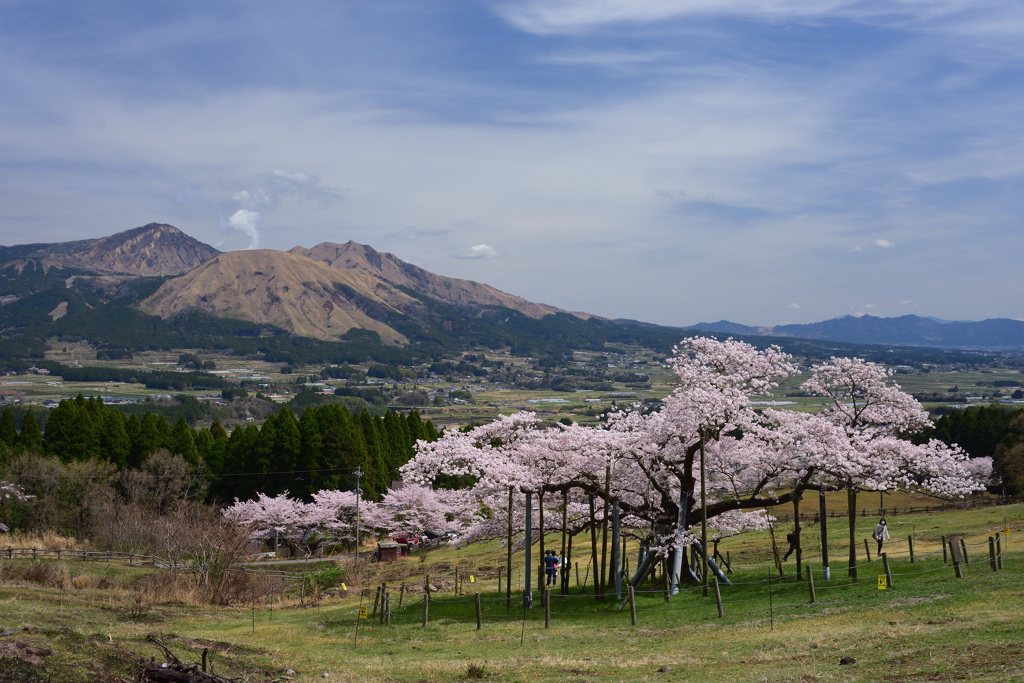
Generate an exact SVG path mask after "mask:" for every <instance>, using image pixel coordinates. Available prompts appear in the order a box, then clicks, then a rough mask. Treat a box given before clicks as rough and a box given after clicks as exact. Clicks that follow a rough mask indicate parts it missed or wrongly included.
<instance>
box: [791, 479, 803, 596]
mask: <svg viewBox="0 0 1024 683" xmlns="http://www.w3.org/2000/svg"><path fill="white" fill-rule="evenodd" d="M802 497H803V496H802V495H801V494H799V493H797V494H796V495H795V496H793V534H794V536H795V537H796V578H797V579H802V578H803V575H804V574H803V561H802V560H803V549H802V548H801V543H800V499H801V498H802Z"/></svg>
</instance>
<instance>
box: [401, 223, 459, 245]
mask: <svg viewBox="0 0 1024 683" xmlns="http://www.w3.org/2000/svg"><path fill="white" fill-rule="evenodd" d="M451 233H452V231H451V230H450V229H447V228H421V227H418V226H415V225H411V226H409V227H407V228H402V229H401V230H396V231H395V232H391V233H388V234H387V235H386V237H391V238H396V239H401V240H407V241H409V242H411V241H413V240H418V239H421V238H424V237H429V238H435V239H436V238H439V237H442V238H443V237H447V236H448V235H450V234H451Z"/></svg>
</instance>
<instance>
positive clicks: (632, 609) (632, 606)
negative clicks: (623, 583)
mask: <svg viewBox="0 0 1024 683" xmlns="http://www.w3.org/2000/svg"><path fill="white" fill-rule="evenodd" d="M628 588H629V620H630V622H632V624H633V626H636V594H635V593H634V591H633V587H632V586H628Z"/></svg>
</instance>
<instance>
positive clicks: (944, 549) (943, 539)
mask: <svg viewBox="0 0 1024 683" xmlns="http://www.w3.org/2000/svg"><path fill="white" fill-rule="evenodd" d="M946 555H947V550H946V537H945V536H943V537H942V564H947V563H948V562H949V558H948V557H946Z"/></svg>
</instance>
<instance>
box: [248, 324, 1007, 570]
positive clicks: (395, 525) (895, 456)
mask: <svg viewBox="0 0 1024 683" xmlns="http://www.w3.org/2000/svg"><path fill="white" fill-rule="evenodd" d="M671 367H672V369H673V371H674V372H675V374H676V376H677V377H678V380H679V385H678V387H677V388H676V389H675V391H674V392H673V393H672V394H671V395H670V396H669V397H667V398H666V399H665V401H664V405H663V407H662V408H661V409H660V410H658V411H656V412H646V413H645V412H643V411H641V410H639V409H626V410H623V411H621V412H618V413H615V414H613V415H611V416H610V417H609V420H608V422H607V424H605V425H602V426H599V427H587V426H580V425H569V426H565V425H558V426H555V427H545V426H544V425H542V423H540V422H539V421H538V420H537V418H536V417H535V416H534V415H533V414H532V413H526V412H524V413H517V414H515V415H511V416H507V417H502V418H499V419H497V420H495V421H494V422H492V423H490V424H486V425H482V426H478V427H475V428H473V429H470V430H468V431H455V430H449V431H446V432H444V433H443V435H442V436H441V438H440V439H438V440H436V441H433V442H426V441H420V442H419V443H418V444H417V448H416V451H417V452H416V456H415V457H414V458H413V459H412V460H411V461H410V462H408V463H407V464H406V465H404V466H403V467H402V468H401V472H402V475H403V478H404V480H405V482H406V483H405V486H404V487H403V488H401V489H398V490H393V491H390V492H389V493H388V494H387V495H386V496H385V497H384V499H383V501H382V502H381V503H380V504H378V505H373V506H367V505H366V504H365V503H364V504H363V505H364V507H363V509H362V514H363V523H364V524H365V525H366V527H367V528H377V529H379V530H381V531H395V530H400V529H409V530H422V529H447V528H457V529H459V530H460V531H463V532H464V534H465V535H464V537H463V538H464V539H465V540H467V541H472V540H476V539H486V538H504V539H509V540H512V542H513V544H514V543H519V544H521V543H522V539H523V536H522V531H523V529H524V516H525V509H524V496H523V495H522V494H525V493H531V494H534V495H535V496H536V497H537V500H538V502H539V505H537V506H535V507H536V509H535V510H534V511H533V514H534V520H535V521H534V522H533V524H534V525H535V528H538V527H539V528H543V529H544V530H546V531H549V532H550V531H561V530H564V531H565V532H567V534H564V535H563V539H564V538H565V537H566V535H567V536H568V539H569V543H570V544H571V542H572V540H571V539H572V537H573V536H575V535H577V534H579V533H581V532H584V531H588V532H589V534H590V541H591V548H590V554H591V559H592V564H593V565H594V566H595V568H597V567H600V574H599V577H598V578H599V581H600V582H601V584H602V585H604V584H606V583H607V582H608V581H610V578H609V577H610V576H611V575H612V569H611V566H610V564H609V563H608V558H607V554H608V538H607V535H608V525H609V520H610V517H611V514H610V510H612V509H613V508H617V509H618V511H619V512H620V514H621V521H622V525H623V527H625V528H627V529H629V530H630V533H633V534H634V535H638V536H639V537H640V538H641V540H642V541H643V543H644V544H645V546H647V547H648V548H649V549H650V551H651V552H652V555H654V556H661V557H664V558H668V557H672V556H674V558H675V562H676V565H675V566H676V571H675V574H676V575H678V573H679V565H680V557H681V555H682V553H683V550H684V549H685V548H687V547H690V546H695V547H701V548H706V547H707V535H708V533H713V534H716V535H718V536H726V535H731V534H735V533H738V532H741V531H744V530H748V529H758V528H764V527H765V526H766V525H767V524H768V522H769V518H768V516H767V507H768V506H774V505H779V504H781V503H788V502H793V501H799V499H800V498H801V497H802V495H803V494H804V492H806V491H819V490H830V491H835V490H846V491H847V492H848V500H849V505H850V510H851V512H852V511H853V510H854V509H855V506H856V495H857V492H858V491H860V490H872V491H878V490H890V491H891V490H905V491H922V492H926V493H929V494H932V495H935V496H939V497H943V498H955V497H959V496H963V495H966V494H969V493H971V492H973V491H977V490H980V489H981V488H983V486H982V483H983V480H984V479H985V478H986V477H987V472H985V471H984V470H985V464H984V463H982V464H980V466H979V463H973V466H972V465H971V464H970V463H968V462H967V457H966V455H965V454H964V453H963V452H962V451H961V450H960V449H959V448H957V447H955V446H954V447H950V446H947V445H946V444H943V443H941V442H939V441H931V442H928V443H925V444H914V443H913V442H912V441H911V440H910V438H909V437H910V436H912V435H913V434H915V433H918V432H920V431H921V430H923V429H924V428H925V427H927V426H928V425H929V424H930V422H929V420H928V417H927V414H926V413H925V412H924V411H923V410H922V408H921V406H920V405H919V404H918V403H917V402H916V401H915V400H914V399H913V398H912V397H911V396H909V395H907V394H906V393H904V392H903V391H901V390H900V388H899V387H898V386H897V385H895V384H894V383H892V382H891V380H890V372H889V371H887V370H886V369H885V368H883V367H880V366H877V365H874V364H871V363H868V362H865V361H863V360H859V359H847V358H833V359H831V360H830V361H829V362H827V363H823V364H820V365H815V366H813V367H812V368H810V376H809V378H808V379H807V380H806V381H805V382H804V383H803V385H802V387H803V390H804V391H805V392H807V393H810V394H813V395H816V396H821V397H824V398H826V399H827V402H828V405H827V407H826V409H825V410H823V411H822V412H820V413H817V414H809V413H802V412H796V411H781V410H776V409H774V408H772V407H767V408H763V409H759V408H757V407H755V406H754V405H753V404H752V400H753V399H754V398H755V397H759V396H767V395H770V393H771V391H772V390H773V388H775V387H777V386H778V383H779V382H781V381H783V380H784V379H786V378H788V377H791V376H793V375H794V374H796V373H797V372H798V368H797V367H796V365H795V364H794V363H793V360H792V358H791V357H790V356H788V355H787V354H784V353H782V352H781V351H780V350H779V349H778V348H774V347H773V348H768V349H765V350H762V351H758V350H757V349H755V348H754V347H752V346H750V345H748V344H745V343H741V342H737V341H734V340H728V341H724V342H723V341H717V340H714V339H709V338H701V337H697V338H691V339H686V340H684V341H683V342H682V343H681V344H680V345H679V346H678V347H677V349H676V351H675V354H674V356H673V358H672V360H671ZM451 481H460V482H464V483H465V484H466V485H465V486H464V488H462V489H460V490H458V491H451V490H445V489H437V488H436V485H437V484H438V483H440V482H451ZM289 501H290V499H289V498H288V497H287V496H279V497H277V498H274V499H271V498H266V497H261V498H260V499H259V500H257V501H252V502H247V503H236V505H235V506H233V507H232V508H230V509H229V510H228V514H229V515H232V516H233V517H234V518H235V519H237V520H239V521H241V522H244V523H247V524H251V525H253V526H254V527H257V528H271V527H273V528H275V529H279V530H282V531H284V530H285V529H286V528H287V529H290V530H292V531H294V530H296V529H298V527H302V528H303V529H305V530H309V529H313V528H316V529H323V530H326V531H329V532H331V533H336V534H341V535H345V536H347V535H351V529H352V526H353V517H354V514H353V513H354V503H355V496H354V494H351V493H339V492H332V491H322V492H320V493H318V494H315V495H314V502H312V503H308V504H304V503H300V502H297V501H290V502H289ZM288 506H291V507H290V508H289V507H288ZM287 510H291V512H288V511H287ZM545 513H546V518H545ZM286 519H288V520H290V519H301V520H303V521H302V522H301V523H298V522H288V521H285V520H286ZM271 520H273V521H271ZM853 521H854V520H853V516H852V515H851V521H850V527H851V555H850V562H851V567H852V566H853V565H855V559H854V555H853V553H854V548H853V547H852V546H853V544H852V541H853V536H852V534H853ZM698 529H700V533H699V534H698ZM599 531H600V534H601V538H600V542H599V541H598V537H597V534H598V532H599ZM699 540H702V541H703V542H702V543H700V545H699V546H696V543H697V542H698V541H699ZM541 543H542V544H543V537H541ZM598 545H600V547H601V557H600V559H599V558H598V550H597V548H598ZM570 547H571V545H570ZM561 550H562V552H563V554H565V552H566V550H567V549H566V548H565V540H563V541H562V548H561ZM569 552H571V550H570V551H569ZM702 556H703V553H702ZM705 559H706V557H705ZM707 574H708V571H707V568H706V566H705V568H704V570H703V575H704V576H705V577H706V576H707Z"/></svg>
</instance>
